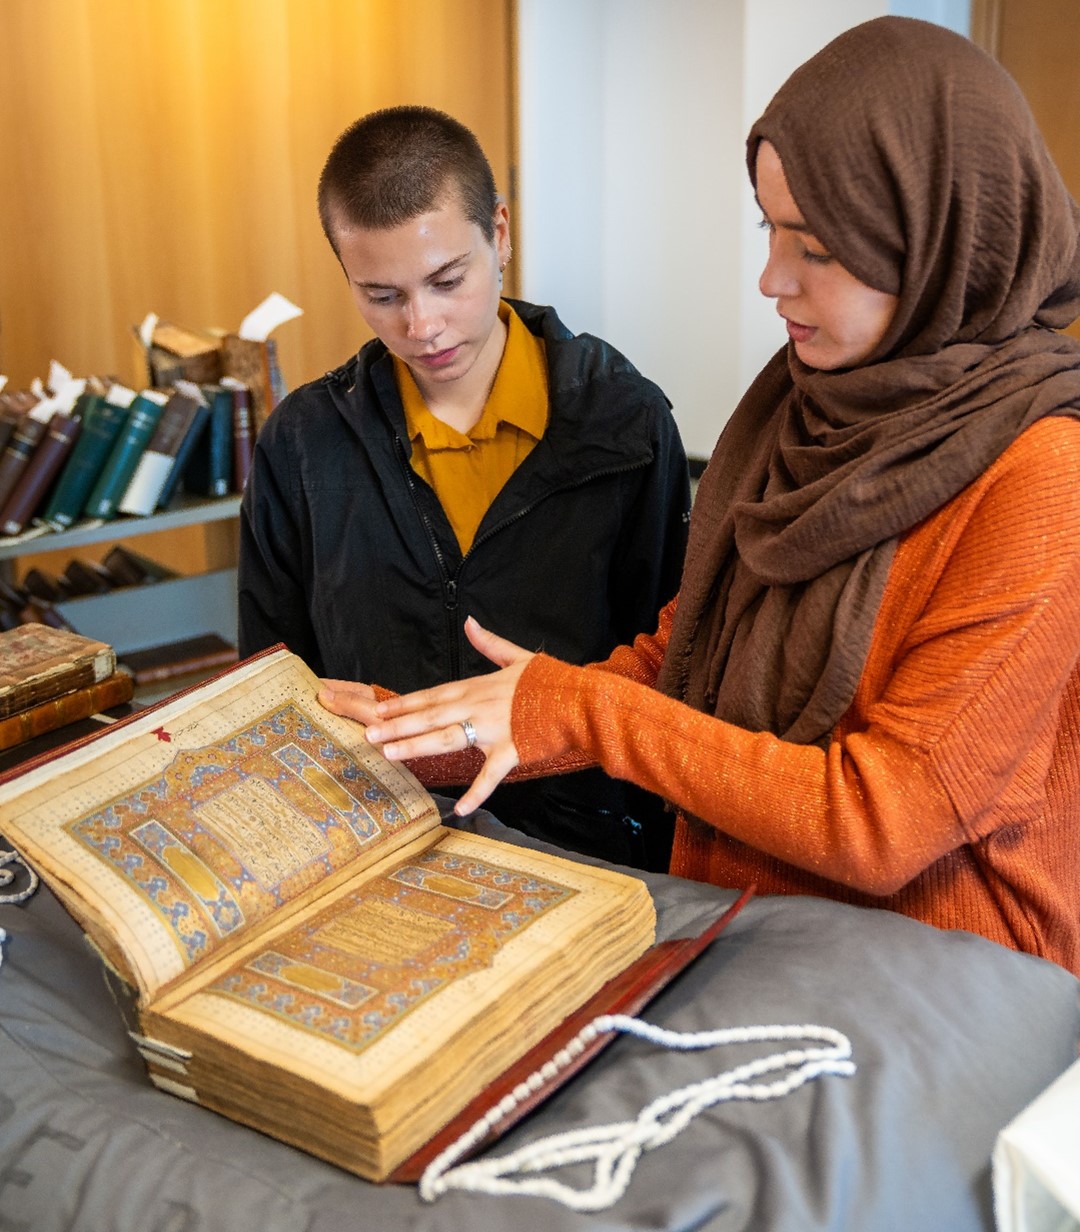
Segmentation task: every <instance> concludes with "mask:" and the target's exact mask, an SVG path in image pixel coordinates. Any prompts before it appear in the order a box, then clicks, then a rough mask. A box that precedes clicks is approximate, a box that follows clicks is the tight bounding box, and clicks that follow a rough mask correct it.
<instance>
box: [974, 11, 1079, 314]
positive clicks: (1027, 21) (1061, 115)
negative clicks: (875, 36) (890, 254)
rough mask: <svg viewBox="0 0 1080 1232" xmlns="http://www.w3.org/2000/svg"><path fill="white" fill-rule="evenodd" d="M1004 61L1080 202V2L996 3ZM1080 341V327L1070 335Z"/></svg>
mask: <svg viewBox="0 0 1080 1232" xmlns="http://www.w3.org/2000/svg"><path fill="white" fill-rule="evenodd" d="M991 7H992V10H993V15H994V19H995V23H996V35H997V45H996V47H995V48H994V50H995V52H996V54H997V57H998V59H999V60H1000V61H1001V63H1002V64H1003V65H1004V66H1005V67H1006V68H1007V69H1008V70H1009V72H1010V73H1011V74H1012V75H1013V77H1015V78H1016V81H1017V83H1018V84H1019V86H1020V88H1021V89H1022V90H1023V91H1024V94H1025V95H1026V97H1027V100H1028V102H1029V103H1030V104H1031V110H1032V111H1033V112H1034V115H1035V119H1036V121H1037V123H1038V125H1039V128H1040V129H1041V130H1042V133H1043V136H1044V137H1045V138H1046V144H1047V145H1048V146H1049V148H1050V153H1051V154H1052V155H1053V158H1054V161H1055V162H1056V163H1057V166H1058V170H1059V171H1060V172H1061V175H1062V178H1063V179H1064V181H1065V183H1066V185H1067V186H1068V188H1069V191H1070V192H1071V193H1072V195H1073V196H1074V197H1076V198H1077V200H1080V141H1078V140H1077V135H1078V134H1080V72H1077V54H1078V52H1080V3H1077V0H995V2H994V4H993V5H992V6H991ZM1066 332H1067V333H1069V334H1072V335H1073V336H1074V337H1077V338H1080V323H1078V322H1074V323H1073V324H1072V325H1071V326H1069V328H1068V330H1067V331H1066Z"/></svg>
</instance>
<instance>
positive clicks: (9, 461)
mask: <svg viewBox="0 0 1080 1232" xmlns="http://www.w3.org/2000/svg"><path fill="white" fill-rule="evenodd" d="M48 428H49V422H48V420H47V419H35V418H34V417H33V415H24V416H23V419H22V422H21V423H20V424H19V426H18V427H17V428H16V429H15V431H14V433H12V436H11V440H9V441H8V443H7V444H6V445H5V446H4V452H3V453H2V454H0V508H2V507H3V506H4V505H5V504H6V503H7V499H8V497H9V496H10V495H11V493H12V492H13V491H14V490H15V485H16V484H17V483H18V482H19V480H20V479H21V478H22V474H23V471H25V470H26V468H27V466H28V465H29V464H30V459H31V458H32V457H33V455H34V451H35V450H36V449H37V447H38V445H39V444H41V441H42V439H43V438H44V436H45V433H46V432H47V431H48Z"/></svg>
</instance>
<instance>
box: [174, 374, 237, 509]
mask: <svg viewBox="0 0 1080 1232" xmlns="http://www.w3.org/2000/svg"><path fill="white" fill-rule="evenodd" d="M208 394H209V397H210V422H209V425H208V427H207V430H206V433H205V435H204V438H203V441H202V445H201V446H200V448H199V451H198V453H197V455H196V456H195V457H194V458H192V460H191V463H190V465H189V467H188V470H187V474H186V475H185V477H184V487H185V488H186V489H187V491H189V492H191V493H192V495H194V496H227V495H228V494H229V485H230V484H231V483H232V472H233V440H232V438H233V391H232V390H231V389H229V388H227V387H225V386H221V385H217V386H214V387H213V390H212V392H211V391H208Z"/></svg>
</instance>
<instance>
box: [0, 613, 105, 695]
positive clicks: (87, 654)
mask: <svg viewBox="0 0 1080 1232" xmlns="http://www.w3.org/2000/svg"><path fill="white" fill-rule="evenodd" d="M115 670H116V652H115V651H114V650H113V648H112V647H111V646H109V645H108V644H107V643H105V642H99V641H96V640H95V639H94V638H90V637H83V636H82V635H81V634H79V633H72V632H70V631H69V630H67V629H54V628H52V627H50V626H48V625H44V624H23V625H19V627H18V628H16V629H9V630H7V632H5V633H0V718H6V717H7V716H8V715H10V714H16V713H17V712H18V711H20V710H26V709H27V708H28V707H29V706H36V705H37V704H38V703H39V702H43V701H48V700H50V699H51V698H54V697H59V696H60V695H61V694H63V693H70V692H71V691H72V690H74V689H81V688H82V687H83V686H85V685H88V684H96V683H97V682H98V681H100V680H104V679H105V677H106V676H111V675H112V673H113V672H114V671H115Z"/></svg>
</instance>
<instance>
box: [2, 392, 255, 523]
mask: <svg viewBox="0 0 1080 1232" xmlns="http://www.w3.org/2000/svg"><path fill="white" fill-rule="evenodd" d="M72 386H77V387H78V389H77V390H76V389H73V388H72ZM65 395H66V396H65ZM254 436H255V433H254V425H253V417H252V399H251V391H250V389H249V388H248V387H247V386H245V385H244V384H242V383H241V382H239V381H236V380H233V379H231V378H229V377H224V378H222V380H221V381H220V382H218V383H214V384H207V385H199V384H196V383H195V382H192V381H185V380H178V381H177V382H176V384H175V386H173V387H171V388H167V389H161V388H156V387H155V388H146V389H143V390H141V391H138V392H136V391H135V390H132V389H129V388H127V387H126V386H124V385H121V384H120V383H119V382H116V381H102V380H101V379H99V378H96V377H91V378H89V379H88V380H86V381H85V382H83V381H79V382H69V383H68V385H67V386H66V387H65V391H64V392H61V393H59V394H54V395H52V396H50V395H49V394H47V393H45V391H43V390H42V391H40V392H32V391H29V390H18V391H15V392H12V393H7V392H0V535H3V536H15V535H19V534H22V533H23V531H24V530H25V529H26V528H27V527H28V526H30V525H32V524H33V525H39V526H43V527H45V528H48V529H51V530H66V529H67V528H68V527H70V526H72V525H74V524H75V523H76V522H80V521H83V520H85V519H97V520H102V521H110V520H112V519H114V518H116V517H117V515H119V514H132V515H137V516H142V517H145V516H147V515H149V514H152V513H154V512H155V511H156V510H159V509H165V508H167V507H168V505H169V504H170V502H171V501H172V500H173V499H174V497H175V496H176V495H177V493H178V492H181V491H183V492H187V493H189V494H191V495H195V496H200V497H219V496H227V495H228V494H229V493H230V492H240V491H242V490H243V487H244V483H245V482H246V480H247V475H248V470H249V468H250V466H251V456H252V449H253V447H254Z"/></svg>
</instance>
